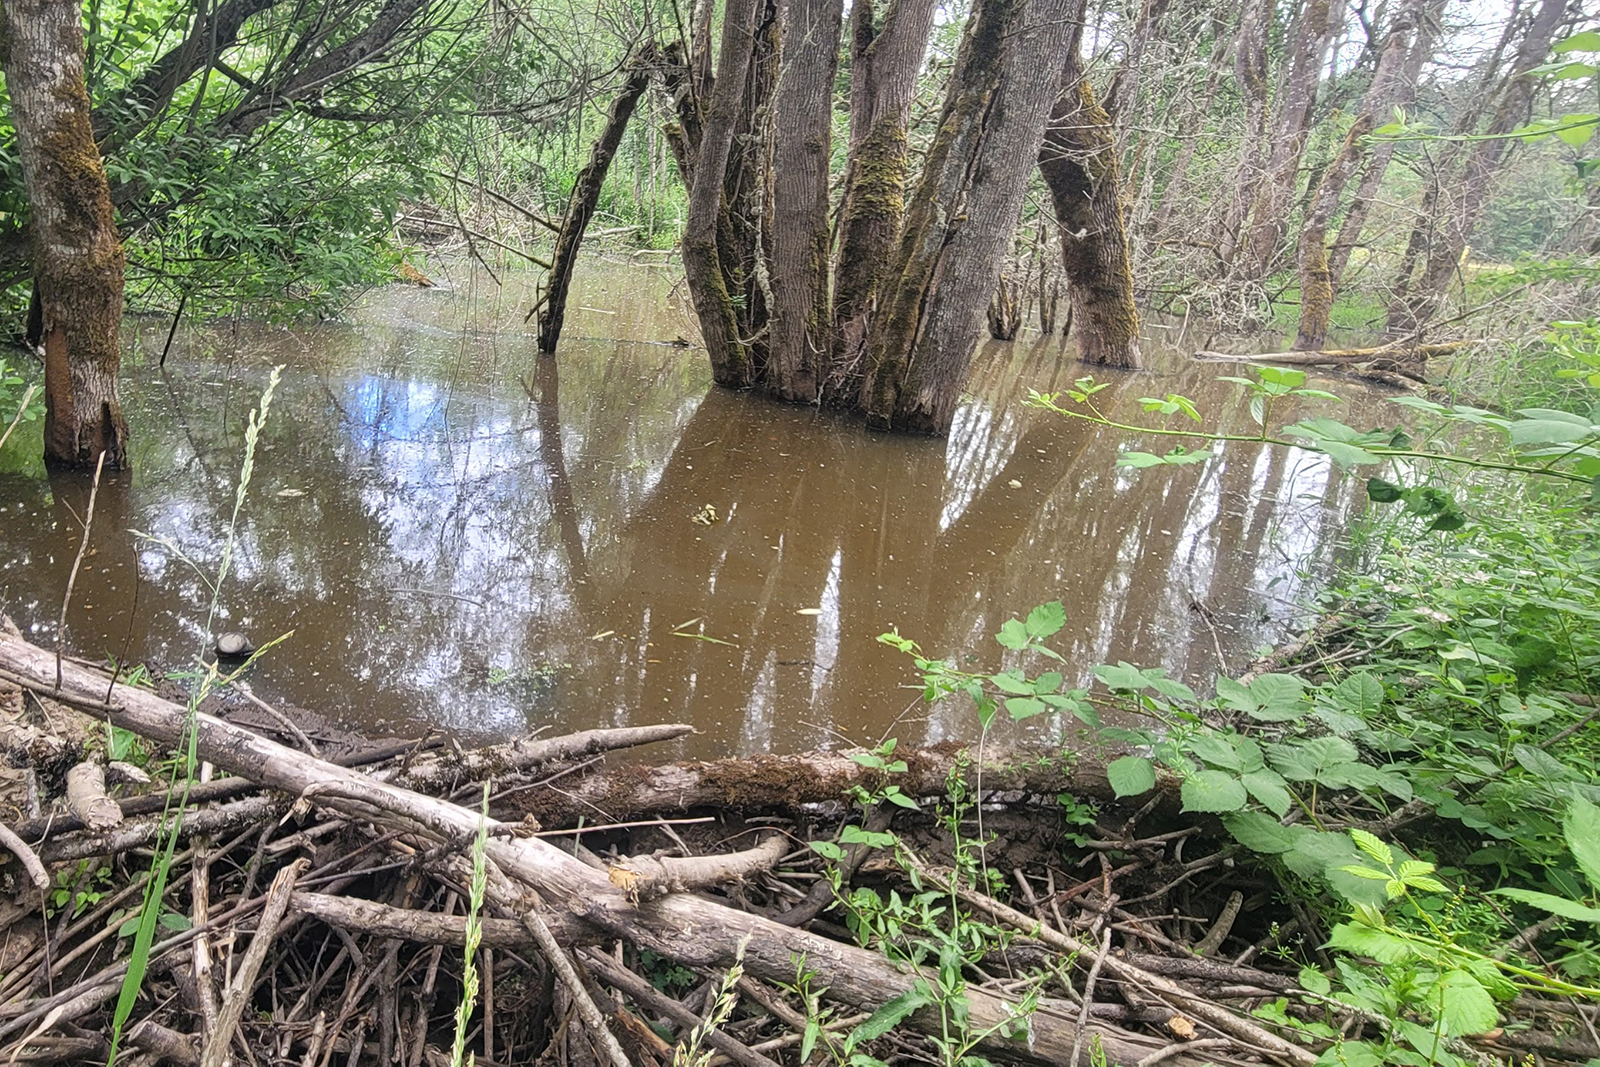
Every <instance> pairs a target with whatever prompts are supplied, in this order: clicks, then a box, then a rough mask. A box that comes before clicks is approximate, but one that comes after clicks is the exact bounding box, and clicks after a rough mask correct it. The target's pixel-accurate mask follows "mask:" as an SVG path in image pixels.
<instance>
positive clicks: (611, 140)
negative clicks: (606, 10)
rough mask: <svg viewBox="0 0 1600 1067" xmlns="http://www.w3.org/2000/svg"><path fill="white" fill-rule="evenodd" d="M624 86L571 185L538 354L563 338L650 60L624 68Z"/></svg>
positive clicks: (552, 266)
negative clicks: (584, 247)
mask: <svg viewBox="0 0 1600 1067" xmlns="http://www.w3.org/2000/svg"><path fill="white" fill-rule="evenodd" d="M623 70H624V72H625V73H624V76H623V80H622V88H621V89H619V90H618V91H617V97H616V99H615V100H613V101H611V110H610V111H608V112H607V113H606V124H605V127H604V129H602V130H601V132H600V138H599V140H597V141H595V143H594V148H593V150H592V151H590V153H589V162H588V163H587V164H585V165H584V168H583V169H582V170H580V171H579V172H578V177H577V180H576V181H574V182H573V184H572V196H571V198H570V199H568V201H567V212H566V214H565V215H563V216H562V217H561V232H560V233H558V234H557V235H556V250H555V255H554V256H553V257H552V258H551V260H550V277H549V279H548V280H547V281H546V282H545V291H544V299H543V303H542V306H541V307H540V309H539V351H541V352H547V353H548V352H554V351H555V350H556V342H557V341H558V340H560V338H561V325H562V322H563V320H565V319H566V316H567V289H568V287H569V286H570V285H571V284H572V271H573V268H574V267H575V266H576V265H577V262H578V247H579V246H580V245H581V244H582V243H583V231H584V230H586V229H588V227H589V220H590V219H591V218H592V217H593V216H594V209H595V205H596V204H598V203H599V202H600V190H601V188H602V187H603V186H604V185H605V183H606V171H608V170H610V169H611V159H612V157H613V156H615V155H616V154H617V146H618V145H620V144H621V143H622V134H623V131H624V130H626V129H627V128H628V119H629V118H631V117H632V115H633V108H634V105H635V104H637V103H638V102H639V97H640V96H641V95H642V94H643V93H644V90H645V86H646V85H648V84H649V78H650V57H647V56H644V55H636V56H634V57H633V58H632V59H630V60H629V61H628V63H627V64H626V66H624V67H623Z"/></svg>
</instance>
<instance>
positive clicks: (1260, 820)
mask: <svg viewBox="0 0 1600 1067" xmlns="http://www.w3.org/2000/svg"><path fill="white" fill-rule="evenodd" d="M1222 825H1223V826H1225V827H1227V830H1228V833H1230V834H1232V835H1233V839H1234V840H1235V841H1237V842H1239V844H1241V845H1243V846H1244V847H1245V848H1247V849H1249V850H1250V851H1251V852H1259V853H1261V854H1263V855H1266V856H1277V855H1281V854H1283V853H1285V852H1288V851H1289V850H1290V849H1291V848H1294V846H1295V843H1296V842H1297V841H1299V839H1300V838H1301V837H1302V836H1304V833H1305V830H1304V828H1303V827H1299V826H1284V825H1283V824H1282V823H1280V822H1278V820H1277V819H1274V818H1273V817H1272V816H1270V815H1263V814H1262V813H1261V812H1259V811H1239V812H1234V813H1232V814H1229V815H1224V816H1223V817H1222Z"/></svg>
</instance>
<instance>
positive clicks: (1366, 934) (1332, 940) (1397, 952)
mask: <svg viewBox="0 0 1600 1067" xmlns="http://www.w3.org/2000/svg"><path fill="white" fill-rule="evenodd" d="M1328 947H1329V948H1336V949H1338V950H1339V951H1341V952H1348V953H1350V954H1351V955H1353V956H1370V957H1371V958H1372V959H1375V960H1377V961H1378V962H1379V963H1401V962H1404V961H1405V960H1408V959H1410V958H1411V957H1412V956H1413V955H1415V954H1416V950H1415V949H1413V948H1412V947H1411V945H1410V944H1408V943H1407V942H1406V941H1405V940H1404V939H1403V938H1399V937H1396V936H1395V935H1394V934H1391V933H1388V932H1387V931H1384V930H1379V929H1377V928H1376V927H1372V926H1367V925H1365V924H1363V923H1340V924H1339V925H1338V926H1335V927H1334V928H1333V933H1332V934H1331V935H1330V936H1329V937H1328Z"/></svg>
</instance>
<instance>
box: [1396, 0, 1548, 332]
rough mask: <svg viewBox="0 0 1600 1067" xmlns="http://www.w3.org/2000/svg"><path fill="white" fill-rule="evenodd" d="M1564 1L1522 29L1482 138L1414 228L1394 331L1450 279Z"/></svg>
mask: <svg viewBox="0 0 1600 1067" xmlns="http://www.w3.org/2000/svg"><path fill="white" fill-rule="evenodd" d="M1566 13H1567V4H1566V0H1542V2H1541V3H1540V4H1539V7H1538V10H1537V11H1535V12H1534V16H1533V20H1532V21H1531V22H1530V23H1529V24H1528V30H1527V33H1526V34H1525V35H1524V36H1523V38H1522V41H1521V43H1520V44H1519V45H1518V46H1517V52H1516V56H1515V58H1514V59H1513V61H1512V68H1511V72H1510V74H1509V75H1508V76H1507V78H1506V79H1505V81H1504V82H1503V83H1502V86H1501V90H1500V93H1499V94H1498V98H1497V100H1496V103H1495V109H1494V114H1493V115H1492V116H1491V117H1490V119H1489V124H1488V128H1487V129H1486V130H1485V131H1484V133H1485V134H1486V135H1487V137H1486V138H1485V139H1484V140H1480V141H1478V142H1477V143H1476V144H1474V145H1473V146H1472V147H1471V149H1470V150H1469V151H1468V153H1467V156H1466V159H1465V162H1464V163H1463V165H1462V167H1461V170H1460V172H1459V173H1458V175H1457V176H1456V178H1455V180H1453V181H1451V182H1449V183H1448V187H1447V188H1441V190H1440V193H1439V195H1438V196H1437V197H1436V198H1435V199H1434V202H1433V204H1432V211H1431V213H1430V217H1429V218H1428V219H1426V220H1424V221H1425V222H1427V223H1428V226H1427V227H1426V228H1423V227H1421V226H1419V229H1418V232H1416V233H1413V241H1414V242H1415V240H1416V238H1417V237H1418V235H1419V234H1421V235H1423V236H1424V238H1425V240H1424V242H1423V244H1424V245H1425V248H1426V252H1427V257H1426V261H1425V263H1424V266H1423V270H1422V276H1421V278H1420V279H1419V280H1418V282H1417V284H1416V286H1415V288H1414V289H1413V288H1411V287H1410V286H1409V284H1408V283H1409V280H1410V269H1409V266H1408V268H1407V269H1406V273H1405V275H1404V276H1403V277H1402V278H1401V279H1400V285H1399V286H1398V288H1399V290H1400V292H1399V294H1398V296H1397V298H1396V300H1395V301H1394V303H1393V304H1392V305H1391V306H1390V308H1389V322H1388V325H1389V329H1390V330H1391V331H1394V332H1404V331H1411V330H1417V329H1420V328H1421V327H1423V326H1425V325H1426V324H1427V321H1428V319H1429V318H1430V317H1431V316H1432V314H1433V312H1434V309H1435V308H1437V307H1438V305H1439V301H1440V300H1441V299H1442V298H1443V297H1444V293H1445V290H1446V289H1448V288H1449V286H1450V282H1451V279H1452V278H1454V277H1455V275H1456V271H1457V270H1458V269H1459V267H1460V264H1461V259H1462V257H1463V256H1464V255H1465V254H1466V250H1467V239H1468V238H1469V237H1470V236H1471V235H1472V230H1473V227H1474V226H1476V225H1477V223H1478V220H1479V219H1480V218H1482V216H1483V211H1484V208H1485V207H1486V206H1487V205H1488V201H1489V194H1490V192H1491V189H1492V186H1493V181H1494V176H1495V172H1496V171H1497V170H1499V168H1500V165H1501V164H1502V163H1503V162H1505V159H1506V157H1507V156H1508V155H1509V154H1510V153H1511V150H1512V148H1513V146H1514V145H1515V143H1516V142H1515V140H1514V139H1511V138H1506V137H1504V136H1503V135H1504V134H1507V133H1509V132H1510V131H1512V130H1514V129H1516V128H1517V127H1518V126H1520V125H1522V124H1523V123H1525V122H1526V121H1527V120H1528V116H1529V114H1530V113H1531V110H1532V107H1533V94H1534V90H1535V89H1536V88H1537V87H1538V85H1539V82H1540V80H1541V78H1540V76H1539V75H1537V74H1533V73H1530V72H1531V71H1532V70H1533V68H1535V67H1537V66H1539V65H1540V64H1541V63H1543V62H1544V59H1545V56H1546V55H1548V54H1549V52H1550V45H1551V44H1552V43H1553V42H1554V41H1555V38H1556V34H1557V33H1558V32H1559V31H1560V29H1561V26H1562V25H1563V24H1564V23H1565V21H1566Z"/></svg>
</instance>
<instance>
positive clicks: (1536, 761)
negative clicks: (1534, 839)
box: [1511, 745, 1600, 885]
mask: <svg viewBox="0 0 1600 1067" xmlns="http://www.w3.org/2000/svg"><path fill="white" fill-rule="evenodd" d="M1511 755H1512V756H1514V757H1515V758H1516V761H1517V763H1518V764H1520V765H1521V766H1522V769H1523V770H1525V771H1527V772H1528V773H1529V774H1532V775H1534V776H1536V777H1538V778H1544V779H1547V780H1549V781H1553V782H1570V781H1572V780H1573V778H1574V777H1575V774H1574V772H1573V770H1572V768H1571V767H1568V766H1567V765H1566V764H1565V763H1562V762H1561V761H1560V760H1558V759H1556V758H1555V757H1554V756H1552V755H1550V753H1548V752H1546V751H1545V750H1544V749H1542V748H1538V747H1536V746H1534V745H1512V746H1511ZM1596 869H1597V870H1600V868H1596ZM1596 885H1600V882H1596Z"/></svg>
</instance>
